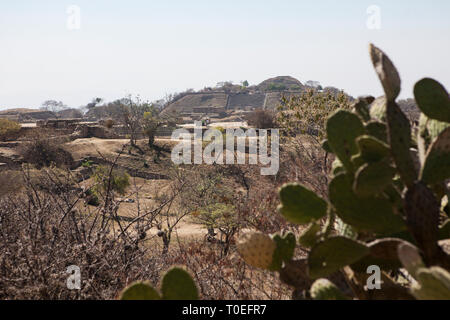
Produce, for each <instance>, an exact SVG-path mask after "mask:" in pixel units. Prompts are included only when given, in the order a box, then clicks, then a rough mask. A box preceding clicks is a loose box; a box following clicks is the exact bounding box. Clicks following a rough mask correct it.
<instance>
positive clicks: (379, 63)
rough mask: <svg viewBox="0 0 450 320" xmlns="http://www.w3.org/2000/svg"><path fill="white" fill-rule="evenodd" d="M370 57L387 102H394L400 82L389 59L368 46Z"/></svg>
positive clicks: (375, 48) (379, 51)
mask: <svg viewBox="0 0 450 320" xmlns="http://www.w3.org/2000/svg"><path fill="white" fill-rule="evenodd" d="M369 49H370V56H371V58H372V63H373V66H374V68H375V71H376V72H377V74H378V78H379V79H380V81H381V84H382V85H383V89H384V92H385V93H386V98H387V100H388V101H395V99H397V97H398V95H399V94H400V89H401V80H400V75H399V74H398V71H397V69H396V68H395V66H394V64H393V63H392V61H391V59H389V57H388V56H387V55H386V54H385V53H384V52H383V51H381V50H380V49H379V48H377V47H375V46H374V45H373V44H370V48H369Z"/></svg>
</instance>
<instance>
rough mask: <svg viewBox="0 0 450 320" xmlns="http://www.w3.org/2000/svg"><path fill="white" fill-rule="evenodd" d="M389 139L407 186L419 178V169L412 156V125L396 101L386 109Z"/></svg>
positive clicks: (396, 162) (397, 165)
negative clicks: (417, 169)
mask: <svg viewBox="0 0 450 320" xmlns="http://www.w3.org/2000/svg"><path fill="white" fill-rule="evenodd" d="M386 117H387V123H388V140H389V144H390V146H391V154H392V157H393V158H394V162H395V164H396V167H397V170H398V172H399V174H400V177H401V178H402V180H403V182H404V183H405V185H406V186H410V185H412V184H413V183H414V181H416V180H417V171H416V167H415V165H414V161H413V158H412V157H411V152H410V146H411V126H410V123H409V120H408V118H407V117H406V116H405V114H404V113H403V112H402V110H401V109H400V107H399V106H398V105H397V104H396V103H395V102H389V103H388V106H387V109H386Z"/></svg>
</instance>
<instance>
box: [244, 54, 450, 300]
mask: <svg viewBox="0 0 450 320" xmlns="http://www.w3.org/2000/svg"><path fill="white" fill-rule="evenodd" d="M370 56H371V58H372V62H373V65H374V68H375V71H376V74H377V75H378V77H379V79H380V82H381V84H382V86H383V89H384V92H385V95H384V96H383V97H380V98H378V99H374V98H373V97H364V98H360V99H358V100H357V101H356V102H355V103H354V108H353V111H348V110H338V111H336V112H335V113H334V114H332V115H330V117H329V118H328V121H327V123H326V133H327V137H326V140H325V141H324V142H323V144H322V147H323V149H324V150H326V151H327V152H328V153H332V154H334V155H335V160H334V162H333V165H332V169H331V172H330V183H329V186H328V192H329V194H328V198H327V199H325V198H323V197H320V196H318V195H316V194H315V193H314V192H313V191H311V190H309V189H308V188H306V187H305V186H302V185H300V184H287V185H284V186H283V187H282V188H281V189H280V200H281V204H280V206H279V211H280V213H281V214H282V215H283V216H284V217H285V218H286V219H287V220H288V221H289V222H291V223H294V224H298V225H303V226H306V229H305V231H303V233H302V234H301V235H300V236H299V238H298V244H297V245H299V246H301V247H302V249H303V250H307V251H308V256H307V258H306V259H305V260H301V261H298V260H290V259H293V249H294V248H293V246H292V237H290V241H289V242H286V241H280V239H281V238H280V239H278V242H276V241H274V239H275V238H270V237H268V236H264V235H262V234H258V235H254V236H253V237H254V238H248V239H247V240H246V241H245V242H243V243H241V244H239V245H238V248H239V250H240V252H241V254H242V256H243V257H244V259H245V260H246V261H247V262H249V263H250V264H252V265H253V266H257V267H261V268H265V269H269V270H276V271H279V272H280V277H281V279H282V280H283V281H285V282H286V283H287V284H289V285H291V286H292V287H293V288H294V292H296V293H299V292H305V291H306V292H307V293H309V294H310V297H311V298H313V299H347V298H357V299H380V298H381V299H386V298H388V299H414V298H416V299H450V275H449V270H450V256H449V255H448V254H447V253H446V252H445V251H444V250H443V248H442V247H441V246H440V243H439V241H440V240H444V239H448V238H450V222H449V219H448V217H449V216H448V211H449V208H448V196H449V195H450V191H449V188H448V185H447V183H448V179H450V99H449V95H448V93H447V91H446V89H445V88H444V87H443V86H442V84H440V83H438V82H437V81H435V80H432V79H428V78H425V79H423V80H420V81H419V82H418V83H417V84H416V86H415V88H414V95H415V98H416V101H417V104H418V106H419V108H420V110H421V111H422V114H421V120H420V124H419V128H418V130H417V132H418V135H417V137H414V136H413V132H414V131H413V130H412V125H411V123H410V122H409V120H408V118H407V117H406V116H405V114H404V113H403V112H402V110H401V109H400V107H399V106H398V105H397V103H396V99H397V97H398V96H399V94H400V90H401V80H400V76H399V73H398V71H397V69H396V68H395V66H394V64H393V63H392V61H391V60H390V59H389V57H388V56H387V55H386V54H385V53H384V52H383V51H382V50H380V49H379V48H377V47H375V46H373V45H371V46H370ZM415 146H417V149H415ZM443 217H446V218H443ZM288 243H289V245H288ZM280 248H284V251H283V250H281V249H280ZM286 248H288V249H289V250H286ZM277 251H278V252H285V253H286V254H284V255H283V258H281V259H280V258H277V259H275V258H274V257H276V256H277V254H276V253H275V252H277ZM275 260H277V263H276V264H274V261H275ZM280 261H281V262H282V263H280ZM373 265H376V266H378V267H379V268H380V271H381V279H382V282H383V285H382V286H381V289H380V290H377V292H376V293H373V292H369V290H370V289H369V288H368V287H367V286H366V281H368V280H367V279H368V278H369V275H368V274H367V272H366V270H367V269H368V267H370V266H373ZM403 268H404V269H403ZM405 269H406V270H407V271H405ZM400 274H406V276H405V275H404V277H406V279H407V280H402V281H399V282H396V277H392V275H400ZM398 277H400V276H398ZM316 279H319V280H316ZM343 279H344V280H345V281H342V280H343ZM314 280H316V281H315V282H314ZM405 281H406V284H405ZM311 284H312V287H311V288H310V290H309V288H305V286H311ZM343 292H345V293H343ZM307 295H308V294H305V297H306V296H307Z"/></svg>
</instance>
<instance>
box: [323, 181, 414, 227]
mask: <svg viewBox="0 0 450 320" xmlns="http://www.w3.org/2000/svg"><path fill="white" fill-rule="evenodd" d="M329 193H330V201H331V202H332V203H333V205H334V207H335V208H336V213H337V215H338V216H339V217H340V218H341V219H342V221H344V222H345V223H347V224H350V225H352V227H354V228H356V229H357V230H358V231H373V232H376V233H380V234H391V233H396V232H400V231H402V230H404V229H406V226H405V224H404V222H403V220H402V218H401V217H400V216H398V215H396V214H394V211H393V207H392V204H391V202H390V201H389V200H387V199H385V198H375V197H366V198H360V197H358V196H357V195H356V194H355V193H354V192H353V187H352V182H351V178H350V177H348V176H347V175H346V174H339V175H338V176H336V177H335V178H334V179H333V180H332V181H331V183H330V186H329Z"/></svg>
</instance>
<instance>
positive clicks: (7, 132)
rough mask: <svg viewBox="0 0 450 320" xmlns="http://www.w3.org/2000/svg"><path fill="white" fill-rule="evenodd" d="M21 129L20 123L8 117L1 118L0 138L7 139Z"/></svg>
mask: <svg viewBox="0 0 450 320" xmlns="http://www.w3.org/2000/svg"><path fill="white" fill-rule="evenodd" d="M19 131H20V124H19V123H17V122H15V121H11V120H8V119H0V140H5V139H8V138H10V137H11V136H13V135H15V134H17V133H18V132H19Z"/></svg>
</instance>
